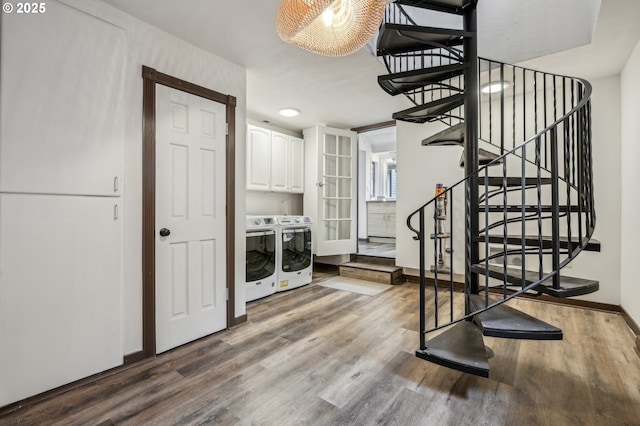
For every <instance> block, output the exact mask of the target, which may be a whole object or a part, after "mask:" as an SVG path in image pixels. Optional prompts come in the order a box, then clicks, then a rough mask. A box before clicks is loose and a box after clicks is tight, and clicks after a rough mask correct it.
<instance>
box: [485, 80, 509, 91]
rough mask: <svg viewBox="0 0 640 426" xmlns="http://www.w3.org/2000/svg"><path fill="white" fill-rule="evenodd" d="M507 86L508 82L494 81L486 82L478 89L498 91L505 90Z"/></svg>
mask: <svg viewBox="0 0 640 426" xmlns="http://www.w3.org/2000/svg"><path fill="white" fill-rule="evenodd" d="M508 88H509V83H507V82H502V83H501V82H496V83H487V84H485V85H484V86H482V88H481V89H480V90H481V91H482V93H498V92H502V91H503V90H507V89H508Z"/></svg>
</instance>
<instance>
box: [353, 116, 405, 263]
mask: <svg viewBox="0 0 640 426" xmlns="http://www.w3.org/2000/svg"><path fill="white" fill-rule="evenodd" d="M358 150H359V151H358V254H362V255H367V256H376V257H387V258H395V257H396V195H397V175H398V168H397V163H396V126H395V122H390V123H383V124H381V125H380V126H376V127H374V128H372V129H370V130H366V131H360V132H359V133H358Z"/></svg>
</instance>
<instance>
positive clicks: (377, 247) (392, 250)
mask: <svg viewBox="0 0 640 426" xmlns="http://www.w3.org/2000/svg"><path fill="white" fill-rule="evenodd" d="M358 254H365V255H368V256H378V257H393V258H395V257H396V244H395V243H372V242H369V241H362V240H358Z"/></svg>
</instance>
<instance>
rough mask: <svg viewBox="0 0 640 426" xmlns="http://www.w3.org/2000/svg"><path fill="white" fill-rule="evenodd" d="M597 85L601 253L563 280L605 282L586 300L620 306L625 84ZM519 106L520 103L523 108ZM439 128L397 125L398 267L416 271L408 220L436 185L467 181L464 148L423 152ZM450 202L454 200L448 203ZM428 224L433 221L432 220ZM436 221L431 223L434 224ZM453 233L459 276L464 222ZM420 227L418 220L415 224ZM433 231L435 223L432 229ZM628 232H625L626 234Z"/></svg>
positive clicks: (458, 208) (585, 255) (575, 265)
mask: <svg viewBox="0 0 640 426" xmlns="http://www.w3.org/2000/svg"><path fill="white" fill-rule="evenodd" d="M591 83H592V85H593V111H592V118H593V164H594V186H595V203H596V205H595V207H596V212H597V224H596V229H595V233H594V238H596V239H598V240H600V241H601V243H602V251H601V252H600V253H597V252H582V253H581V254H580V255H579V256H578V257H577V258H576V259H575V260H574V261H573V262H572V263H571V264H570V267H569V268H567V269H565V270H564V271H563V274H564V275H569V276H575V277H580V278H591V279H596V280H599V281H600V291H598V292H596V293H593V294H590V295H586V296H582V297H581V298H583V299H586V300H592V301H597V302H601V303H610V304H614V305H619V304H620V300H621V299H620V244H619V241H620V235H621V230H620V226H619V223H620V204H621V197H620V191H619V190H618V189H617V188H618V182H619V179H620V79H619V77H608V78H602V79H598V80H595V81H592V82H591ZM518 104H520V103H518ZM440 126H441V125H438V124H432V123H425V124H422V125H418V124H410V123H404V122H398V148H397V161H398V197H397V202H396V208H397V219H396V235H397V239H396V253H397V260H396V264H397V265H399V266H403V267H405V268H411V269H414V268H415V269H417V268H418V265H419V263H418V262H419V256H418V243H417V242H416V241H414V240H413V239H412V237H413V233H411V232H410V230H408V229H407V226H406V224H405V222H406V219H407V216H408V215H409V214H410V213H411V212H412V211H413V210H415V209H416V208H418V207H420V206H421V205H422V204H424V203H425V202H426V201H428V200H429V199H431V198H432V197H433V191H434V188H435V184H436V183H442V184H444V185H445V186H450V185H452V184H453V183H455V182H457V181H459V180H460V179H462V177H463V169H462V168H460V167H459V166H458V161H459V158H460V155H461V152H462V149H461V148H459V147H423V146H421V144H420V142H421V140H422V139H423V138H425V137H427V136H430V135H431V134H434V133H436V132H437V131H439V130H441V129H442V127H440ZM458 192H459V193H458V194H456V198H455V199H454V200H453V202H454V214H456V212H459V214H461V215H463V214H464V208H463V200H462V196H463V194H462V192H460V191H458ZM449 202H451V200H449ZM427 219H429V218H427ZM430 222H431V221H429V220H428V221H427V223H430ZM456 223H457V224H458V226H456V227H455V228H454V238H453V248H454V256H453V260H454V272H455V273H462V272H463V270H464V264H463V261H464V252H463V250H464V235H463V222H456ZM416 224H417V221H416ZM428 226H432V224H430V225H428ZM625 232H626V230H625ZM432 259H433V247H432V245H431V244H428V245H427V267H429V266H430V265H431V264H433V260H432Z"/></svg>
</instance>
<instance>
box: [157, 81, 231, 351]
mask: <svg viewBox="0 0 640 426" xmlns="http://www.w3.org/2000/svg"><path fill="white" fill-rule="evenodd" d="M156 87H157V91H156V222H155V223H156V235H155V238H156V352H157V353H160V352H164V351H167V350H169V349H171V348H174V347H176V346H179V345H182V344H184V343H187V342H190V341H193V340H195V339H198V338H200V337H203V336H206V335H208V334H211V333H214V332H216V331H219V330H221V329H223V328H225V327H226V325H227V322H226V321H227V320H226V319H227V302H226V283H225V280H226V268H225V267H226V233H225V225H226V215H225V208H226V206H225V187H226V184H225V152H226V151H225V149H226V118H225V117H226V107H225V105H223V104H220V103H217V102H213V101H210V100H207V99H204V98H201V97H198V96H194V95H190V94H188V93H185V92H181V91H178V90H174V89H169V88H167V87H164V86H161V85H157V86H156Z"/></svg>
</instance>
